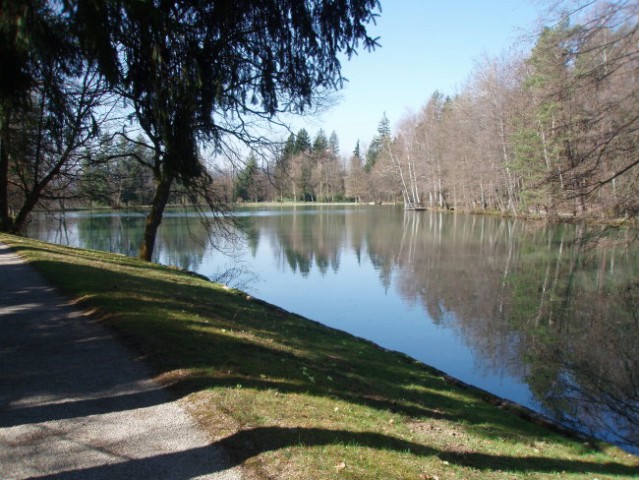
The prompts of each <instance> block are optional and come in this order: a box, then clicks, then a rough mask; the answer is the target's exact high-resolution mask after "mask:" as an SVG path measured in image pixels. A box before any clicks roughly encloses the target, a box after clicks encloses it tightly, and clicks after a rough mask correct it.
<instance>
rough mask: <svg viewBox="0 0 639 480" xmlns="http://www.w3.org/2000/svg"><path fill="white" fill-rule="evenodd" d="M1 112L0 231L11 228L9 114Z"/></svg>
mask: <svg viewBox="0 0 639 480" xmlns="http://www.w3.org/2000/svg"><path fill="white" fill-rule="evenodd" d="M4 113H5V112H2V113H0V231H3V232H7V231H9V229H10V228H11V224H12V222H11V217H10V216H9V152H8V146H9V142H8V137H9V121H8V115H3V114H4Z"/></svg>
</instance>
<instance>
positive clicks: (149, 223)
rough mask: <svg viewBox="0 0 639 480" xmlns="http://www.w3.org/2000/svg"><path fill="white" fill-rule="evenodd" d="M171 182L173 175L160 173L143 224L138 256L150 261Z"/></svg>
mask: <svg viewBox="0 0 639 480" xmlns="http://www.w3.org/2000/svg"><path fill="white" fill-rule="evenodd" d="M172 184H173V175H169V174H166V173H163V174H161V176H160V179H159V181H158V184H157V187H156V189H155V196H154V197H153V203H152V205H151V211H150V212H149V215H148V216H147V217H146V224H145V226H144V237H143V238H142V244H141V245H140V258H141V259H142V260H146V261H147V262H150V261H151V259H152V257H153V249H154V248H155V238H156V236H157V233H158V228H159V227H160V223H162V215H163V213H164V208H165V207H166V204H167V203H168V201H169V195H170V193H171V185H172Z"/></svg>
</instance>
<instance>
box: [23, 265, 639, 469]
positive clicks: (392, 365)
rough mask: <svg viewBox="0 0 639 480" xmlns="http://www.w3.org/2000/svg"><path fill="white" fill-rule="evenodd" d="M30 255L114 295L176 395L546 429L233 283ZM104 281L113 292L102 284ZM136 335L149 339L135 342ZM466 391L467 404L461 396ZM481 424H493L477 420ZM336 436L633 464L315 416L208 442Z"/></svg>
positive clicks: (560, 463)
mask: <svg viewBox="0 0 639 480" xmlns="http://www.w3.org/2000/svg"><path fill="white" fill-rule="evenodd" d="M37 263H38V266H39V267H40V268H43V269H44V271H45V273H47V272H48V274H49V275H54V274H60V275H65V276H67V277H76V278H77V282H78V283H81V282H94V283H92V284H90V285H88V286H86V288H87V289H88V290H90V291H92V292H96V295H104V296H110V295H113V298H114V299H115V298H117V302H119V303H117V302H116V303H113V305H114V310H113V312H112V313H113V318H112V319H111V320H110V321H109V323H110V325H111V326H114V327H115V328H116V329H118V331H119V332H120V334H121V335H122V332H127V333H125V334H124V339H125V340H126V341H127V342H128V343H129V344H130V345H132V346H134V347H135V348H138V349H140V348H142V353H143V354H144V355H145V356H147V357H148V359H149V360H150V361H151V362H152V364H153V365H154V366H155V368H156V369H157V371H158V372H159V373H160V374H162V373H170V372H172V371H174V370H186V371H189V372H190V373H189V376H188V377H187V378H183V379H178V380H177V381H176V382H175V383H174V384H173V385H172V386H171V387H172V391H173V392H174V394H175V395H176V396H185V395H189V394H190V393H192V392H197V391H201V390H202V389H207V388H227V387H235V386H236V385H238V384H241V385H242V386H243V387H247V388H254V389H257V390H272V389H276V390H278V391H280V392H284V393H300V394H311V395H314V396H318V397H329V398H336V399H341V400H344V401H347V402H351V403H354V404H359V405H362V406H365V407H369V408H373V409H376V410H379V411H386V412H394V413H398V414H401V415H405V416H409V417H413V418H416V419H432V418H437V419H446V420H451V421H463V422H464V424H466V425H469V426H471V427H472V426H473V425H477V426H478V428H477V429H476V433H477V434H478V435H485V436H490V435H494V436H500V437H503V432H510V433H511V434H512V435H513V436H514V437H513V441H518V440H520V438H515V437H516V436H517V435H520V436H521V437H524V436H526V435H533V436H535V437H536V438H543V437H549V436H551V435H552V434H553V433H552V432H551V431H550V430H548V429H545V428H538V429H534V428H533V429H531V428H523V423H521V421H520V420H519V419H517V418H515V416H514V415H510V414H508V413H505V412H504V411H503V410H500V409H497V408H495V407H494V406H492V405H489V404H488V403H486V402H482V401H481V398H482V394H481V393H478V392H477V391H474V390H472V389H471V390H467V391H464V390H463V389H462V390H458V389H457V387H453V386H452V385H451V384H450V382H448V381H447V380H446V379H445V378H444V375H443V374H442V372H437V371H435V370H433V369H430V368H428V367H426V366H423V365H420V364H419V363H418V362H416V361H414V360H412V359H409V358H408V357H406V356H404V355H401V354H397V353H394V352H387V353H386V354H383V355H382V354H381V353H380V348H379V347H377V346H376V345H374V344H372V343H371V342H367V341H364V340H361V339H358V338H356V337H354V336H352V335H349V334H346V333H343V332H337V331H335V330H333V329H330V328H327V327H324V326H322V325H320V324H318V323H317V322H312V321H308V320H302V319H301V317H298V316H296V315H293V314H290V313H289V312H285V311H283V310H281V309H277V308H275V307H273V306H270V305H268V304H265V303H264V302H260V301H255V300H253V299H248V298H246V295H245V294H242V293H233V292H225V291H221V290H220V291H219V292H218V291H216V290H215V289H210V288H206V287H204V286H202V284H199V285H198V282H199V280H197V281H194V279H193V278H192V277H188V281H185V282H184V284H179V283H174V282H171V281H167V280H163V279H158V278H150V277H149V278H139V277H137V276H134V275H130V274H128V273H126V272H124V271H111V270H102V269H98V268H94V267H90V266H83V265H73V266H67V265H65V264H64V263H60V262H44V261H40V262H37ZM94 279H97V280H94ZM70 290H74V288H70ZM116 291H117V295H115V294H114V292H116ZM157 298H162V302H161V304H158V301H157ZM149 299H153V300H149ZM109 301H113V300H112V299H109ZM185 308H188V309H189V311H191V312H193V313H194V314H195V315H193V316H192V317H191V318H190V319H187V320H179V321H177V320H176V321H173V320H172V321H159V320H157V319H156V318H155V316H154V314H153V312H155V311H157V310H158V309H162V310H170V311H175V312H180V311H181V310H183V309H185ZM129 312H138V314H139V315H140V316H139V317H135V318H133V319H132V318H130V313H129ZM127 315H129V317H127ZM197 317H199V318H197ZM196 318H197V319H196ZM121 321H122V322H130V324H129V325H128V327H127V328H120V327H119V326H118V323H119V322H121ZM132 324H136V325H135V328H134V329H133V330H131V328H130V326H131V325H132ZM244 330H248V331H249V333H247V332H245V331H244ZM229 332H232V333H234V335H231V334H228V333H229ZM238 333H239V334H238ZM142 337H143V338H142ZM121 338H122V337H121ZM148 344H150V345H152V347H151V348H148V347H143V345H148ZM300 367H301V368H300ZM329 377H331V378H330V379H329ZM416 387H417V388H416ZM460 392H461V393H460ZM129 401H130V403H129V405H130V406H132V408H135V405H136V404H138V403H139V404H144V403H145V402H149V401H151V400H150V399H149V398H144V395H140V396H132V397H131V398H130V399H129ZM92 402H93V401H92V400H89V401H87V402H86V403H84V404H79V405H78V406H79V407H80V410H82V411H83V412H85V413H86V412H90V411H91V410H92V409H98V410H99V409H101V408H102V406H101V405H99V404H98V403H92ZM469 403H470V404H472V405H470V406H471V407H472V408H469ZM112 408H122V409H126V408H128V407H127V406H126V403H125V404H123V405H121V406H120V407H116V406H115V405H112ZM31 413H32V414H33V416H34V417H36V418H43V419H44V418H45V416H44V414H39V413H38V412H37V411H36V410H34V411H33V412H31ZM52 415H58V416H59V417H61V418H62V417H63V416H64V415H65V413H64V412H62V411H61V412H59V413H57V414H56V413H53V414H52ZM487 424H488V425H490V426H492V427H494V428H492V429H486V428H483V426H484V425H487ZM491 432H496V433H491ZM342 443H344V444H352V443H355V444H361V445H364V446H369V447H371V448H380V449H389V450H397V451H401V452H406V451H410V452H412V453H414V454H415V455H420V456H432V455H437V456H438V457H439V458H441V459H443V460H446V461H449V462H451V463H457V464H460V465H466V466H469V467H473V468H478V469H486V470H494V469H502V470H513V471H521V472H528V471H541V472H555V471H567V472H593V473H620V474H623V475H629V474H635V473H636V470H635V469H632V468H630V467H626V466H624V465H621V464H614V463H610V464H596V463H590V462H584V461H570V460H561V459H547V458H543V457H526V458H517V457H509V456H500V455H488V454H481V453H465V454H461V453H456V452H448V451H439V450H436V449H433V448H430V447H426V446H424V445H420V444H418V443H412V442H407V441H404V440H401V439H397V438H394V437H390V436H386V435H382V434H377V433H370V432H351V431H334V430H325V429H319V428H306V429H303V428H279V427H262V428H254V429H250V430H243V431H240V432H238V433H236V434H234V435H231V436H230V437H228V438H227V439H224V440H223V441H221V442H219V445H221V446H223V447H226V448H228V449H230V451H232V453H233V459H234V464H241V463H243V462H244V461H245V460H246V459H248V458H250V457H252V456H255V455H259V454H260V453H262V452H267V451H272V450H276V449H280V448H285V447H287V446H295V445H300V444H304V445H307V446H314V445H333V444H342ZM216 445H217V444H216ZM203 451H204V450H203ZM192 453H193V452H192ZM188 457H189V453H188V452H183V453H181V454H171V455H168V456H165V455H163V456H158V457H157V463H158V464H161V465H164V464H165V463H164V462H165V461H166V460H167V459H173V460H172V461H174V462H188ZM154 458H155V457H154ZM128 463H129V462H127V464H128ZM135 465H139V466H141V467H142V468H147V469H151V470H152V469H155V468H156V466H155V462H154V460H153V458H151V459H144V460H132V461H131V465H130V468H135ZM96 468H98V470H96V471H95V472H92V473H96V474H100V475H102V474H103V473H102V472H106V473H104V478H118V477H121V478H123V477H126V474H120V470H118V469H126V468H129V467H127V466H126V464H118V465H113V466H104V467H96ZM193 468H195V467H193ZM101 469H104V470H101ZM122 471H125V470H122ZM107 473H108V475H107ZM196 473H197V472H196ZM45 478H85V477H82V476H77V477H68V476H65V477H55V476H54V477H45ZM98 478H102V477H98ZM174 478H178V479H179V478H189V477H180V476H176V477H174Z"/></svg>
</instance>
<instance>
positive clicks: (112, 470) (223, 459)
mask: <svg viewBox="0 0 639 480" xmlns="http://www.w3.org/2000/svg"><path fill="white" fill-rule="evenodd" d="M329 445H349V446H353V445H357V446H360V447H365V448H371V449H376V450H385V451H388V450H391V451H396V452H398V453H411V454H412V455H417V456H421V457H433V456H435V457H437V458H439V459H440V460H442V461H447V462H449V463H451V464H454V465H459V466H464V467H470V468H475V469H479V470H502V471H504V472H514V473H527V472H540V473H559V472H563V473H567V474H584V475H588V474H591V475H592V474H607V475H619V476H624V477H625V478H633V477H634V476H635V475H636V474H637V469H636V468H633V467H629V466H624V465H619V464H612V463H608V464H598V463H591V462H584V461H578V460H557V459H552V458H544V457H528V458H513V457H508V456H504V455H488V454H479V453H469V454H457V453H450V452H445V451H440V450H437V449H434V448H429V447H425V446H423V445H419V444H416V443H412V442H408V441H405V440H401V439H397V438H394V437H391V436H387V435H381V434H377V433H371V432H350V431H344V430H325V429H316V428H280V427H262V428H254V429H251V430H243V431H241V432H238V433H236V434H234V435H231V436H229V437H227V438H225V439H223V440H221V441H219V442H217V443H216V444H214V445H212V446H207V447H200V448H195V449H190V450H186V451H183V452H176V453H171V454H165V455H158V456H154V457H148V458H143V459H132V460H128V461H126V462H122V463H116V464H107V465H99V466H95V467H88V468H83V469H78V470H73V471H66V472H61V473H58V474H53V475H46V476H41V477H37V478H38V479H40V480H45V479H46V480H62V479H64V480H81V479H82V480H84V479H86V478H92V479H102V478H104V479H111V478H165V476H166V472H171V478H172V479H174V480H186V479H189V478H193V477H199V476H201V475H206V474H212V473H217V472H221V471H224V470H228V469H229V468H232V467H235V466H237V465H241V464H242V463H244V462H245V461H246V460H248V459H250V458H252V457H255V456H257V455H260V454H262V453H265V452H270V451H275V450H280V449H283V448H288V447H297V446H304V447H305V448H309V447H320V446H329ZM219 447H222V449H220V448H219ZM225 453H226V454H228V456H227V455H225ZM229 456H230V458H229Z"/></svg>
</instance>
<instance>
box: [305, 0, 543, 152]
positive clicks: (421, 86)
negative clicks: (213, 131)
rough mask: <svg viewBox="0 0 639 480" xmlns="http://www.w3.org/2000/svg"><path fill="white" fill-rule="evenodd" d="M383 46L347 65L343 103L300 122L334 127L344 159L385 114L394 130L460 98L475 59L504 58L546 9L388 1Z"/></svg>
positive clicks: (523, 3)
mask: <svg viewBox="0 0 639 480" xmlns="http://www.w3.org/2000/svg"><path fill="white" fill-rule="evenodd" d="M381 3H382V12H381V15H380V17H379V18H378V20H377V25H376V26H372V27H371V28H369V31H370V32H371V34H372V35H373V36H379V37H380V43H381V45H382V46H381V48H378V49H376V50H375V51H373V52H371V53H368V52H365V51H362V52H360V53H359V55H357V56H355V57H353V58H352V59H351V60H350V61H344V62H343V64H342V72H343V74H344V76H345V77H346V78H347V79H348V80H349V83H348V84H346V86H345V88H344V89H343V90H342V91H341V93H340V96H341V99H340V101H339V103H338V104H337V105H336V106H334V107H332V108H331V109H330V110H329V111H327V112H325V113H324V114H323V115H321V117H320V118H318V119H314V120H310V119H307V120H304V121H295V122H294V127H293V128H294V129H298V128H300V127H302V126H303V127H305V128H306V129H307V130H308V131H309V133H310V134H311V136H315V134H316V133H317V131H318V130H319V129H320V128H323V129H324V130H325V131H326V134H327V135H329V134H330V133H331V131H332V130H335V131H336V132H337V134H338V137H339V140H340V150H341V154H342V155H347V156H348V155H350V153H351V152H352V151H353V148H354V147H355V143H356V141H357V139H359V140H360V141H361V142H362V145H363V144H368V143H370V140H371V139H372V137H373V136H374V135H375V133H376V129H377V125H378V123H379V120H380V119H381V117H382V114H383V113H384V112H386V115H387V116H388V118H389V120H390V122H391V125H393V126H394V125H395V124H396V123H397V122H398V121H399V120H400V118H401V117H402V116H403V115H404V114H406V112H409V111H417V110H418V109H419V108H420V107H422V106H423V105H424V104H425V103H426V101H427V100H428V98H429V97H430V96H431V94H432V93H433V92H434V91H435V90H439V91H440V92H443V93H444V94H454V93H455V92H456V91H459V90H460V87H461V86H462V85H463V83H464V81H465V80H466V79H467V78H468V76H469V75H470V73H471V71H472V69H473V65H474V62H475V61H477V60H478V59H480V58H481V56H482V55H484V54H487V55H489V56H491V57H494V56H498V55H500V54H501V53H503V52H504V51H506V50H507V49H508V48H510V47H512V46H513V45H515V44H516V43H517V42H518V41H519V40H520V39H521V37H523V36H524V35H525V34H527V33H528V34H530V33H531V32H533V31H534V30H535V28H536V26H537V19H538V17H539V16H540V14H541V13H542V12H541V9H540V7H539V3H538V2H537V3H535V2H533V1H532V0H382V2H381Z"/></svg>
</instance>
